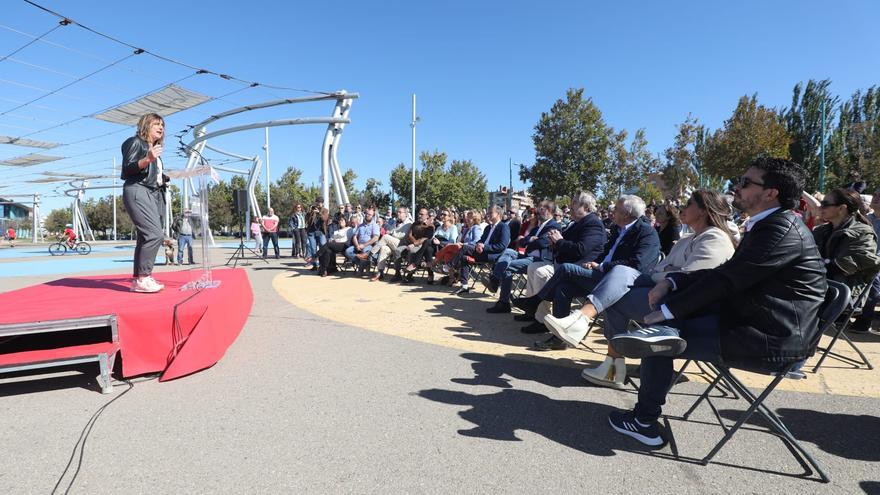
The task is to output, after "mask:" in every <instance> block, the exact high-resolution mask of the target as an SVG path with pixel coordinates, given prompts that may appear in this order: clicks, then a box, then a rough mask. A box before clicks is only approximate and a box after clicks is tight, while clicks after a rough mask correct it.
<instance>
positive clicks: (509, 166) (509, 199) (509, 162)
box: [507, 158, 522, 211]
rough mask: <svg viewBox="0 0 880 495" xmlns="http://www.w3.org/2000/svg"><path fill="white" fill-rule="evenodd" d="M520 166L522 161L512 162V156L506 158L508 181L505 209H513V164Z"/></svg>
mask: <svg viewBox="0 0 880 495" xmlns="http://www.w3.org/2000/svg"><path fill="white" fill-rule="evenodd" d="M514 165H516V166H518V167H519V166H522V163H513V158H508V159H507V171H508V172H509V173H510V183H509V184H508V186H507V211H510V210H512V209H513V166H514Z"/></svg>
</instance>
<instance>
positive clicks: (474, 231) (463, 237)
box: [434, 211, 483, 285]
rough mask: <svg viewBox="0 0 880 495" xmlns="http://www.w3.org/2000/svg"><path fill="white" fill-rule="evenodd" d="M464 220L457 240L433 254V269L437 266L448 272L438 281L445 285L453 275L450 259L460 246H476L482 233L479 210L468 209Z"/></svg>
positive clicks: (481, 216)
mask: <svg viewBox="0 0 880 495" xmlns="http://www.w3.org/2000/svg"><path fill="white" fill-rule="evenodd" d="M464 220H465V222H464V226H463V227H464V228H463V229H462V232H461V234H460V235H459V238H458V242H453V243H450V244H447V245H446V246H444V247H443V249H441V250H440V251H439V252H438V253H437V254H436V255H435V256H434V269H435V270H436V269H438V268H439V269H440V271H442V272H443V273H448V274H450V275H446V276H444V277H443V278H442V279H441V280H440V283H441V284H443V285H447V284H448V283H449V282H450V280H451V277H454V276H455V271H454V270H450V269H449V266H450V265H451V264H452V260H453V259H455V255H457V254H458V252H459V251H460V250H461V248H462V246H465V245H470V246H476V245H477V243H478V242H480V237H481V236H482V235H483V227H482V226H481V225H480V224H481V222H482V221H483V214H482V213H480V212H479V211H469V212H467V213H465V215H464Z"/></svg>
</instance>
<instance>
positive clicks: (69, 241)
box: [64, 224, 76, 249]
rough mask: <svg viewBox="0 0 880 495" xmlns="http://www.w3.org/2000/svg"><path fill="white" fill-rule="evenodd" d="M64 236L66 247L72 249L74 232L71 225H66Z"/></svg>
mask: <svg viewBox="0 0 880 495" xmlns="http://www.w3.org/2000/svg"><path fill="white" fill-rule="evenodd" d="M64 235H66V236H67V247H68V248H69V249H73V247H74V246H75V245H76V232H74V231H73V224H67V225H66V227H65V229H64Z"/></svg>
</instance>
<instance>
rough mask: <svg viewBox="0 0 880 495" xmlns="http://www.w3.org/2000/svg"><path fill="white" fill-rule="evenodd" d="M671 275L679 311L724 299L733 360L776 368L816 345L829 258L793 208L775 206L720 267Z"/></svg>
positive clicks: (725, 350) (724, 350)
mask: <svg viewBox="0 0 880 495" xmlns="http://www.w3.org/2000/svg"><path fill="white" fill-rule="evenodd" d="M669 278H672V279H673V280H674V281H675V284H676V287H677V291H676V292H674V293H673V295H672V296H671V297H670V298H669V299H668V300H667V301H666V306H667V308H669V310H670V311H671V312H672V314H674V315H675V317H676V318H688V317H691V316H696V315H697V314H698V313H699V312H701V311H703V312H704V311H706V310H709V309H710V306H712V305H720V308H721V355H722V357H723V359H724V361H725V362H727V363H728V364H732V365H739V366H743V365H745V366H746V367H749V368H754V367H757V368H762V369H768V368H769V369H772V368H775V367H777V365H781V364H786V363H791V362H794V361H799V360H801V359H805V358H807V357H808V356H809V355H812V353H813V352H815V345H814V344H815V343H816V342H818V339H815V338H814V337H815V336H816V335H815V334H816V332H817V328H818V322H819V307H820V305H821V304H822V302H823V301H824V298H825V291H826V289H827V283H826V280H825V265H824V263H823V262H822V257H821V256H820V255H819V250H818V249H817V248H816V243H815V242H814V241H813V234H812V233H811V232H810V231H809V230H808V229H807V227H806V225H804V223H803V222H802V221H801V220H800V218H798V217H797V216H795V215H794V213H792V212H791V210H783V209H779V210H776V211H775V212H773V213H772V214H770V215H769V216H767V217H766V218H764V219H762V220H760V221H759V222H758V223H756V224H755V225H754V226H752V229H751V231H749V232H748V233H747V234H745V236H744V237H743V239H742V242H740V245H739V247H737V249H736V251H735V252H734V253H733V257H731V258H730V259H729V260H728V261H727V262H725V263H723V264H722V265H720V266H718V267H717V268H714V269H711V270H698V271H696V272H691V273H676V274H672V275H670V276H669ZM716 307H717V306H716Z"/></svg>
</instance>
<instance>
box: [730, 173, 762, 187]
mask: <svg viewBox="0 0 880 495" xmlns="http://www.w3.org/2000/svg"><path fill="white" fill-rule="evenodd" d="M734 184H736V185H737V186H739V187H740V189H745V188H747V187H749V186H750V185H752V184H754V185H756V186H760V187H765V186H764V183H763V182H755V181H753V180H752V179H749V178H748V177H746V176H742V177H739V178H737V179H736V180H735V181H734Z"/></svg>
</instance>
